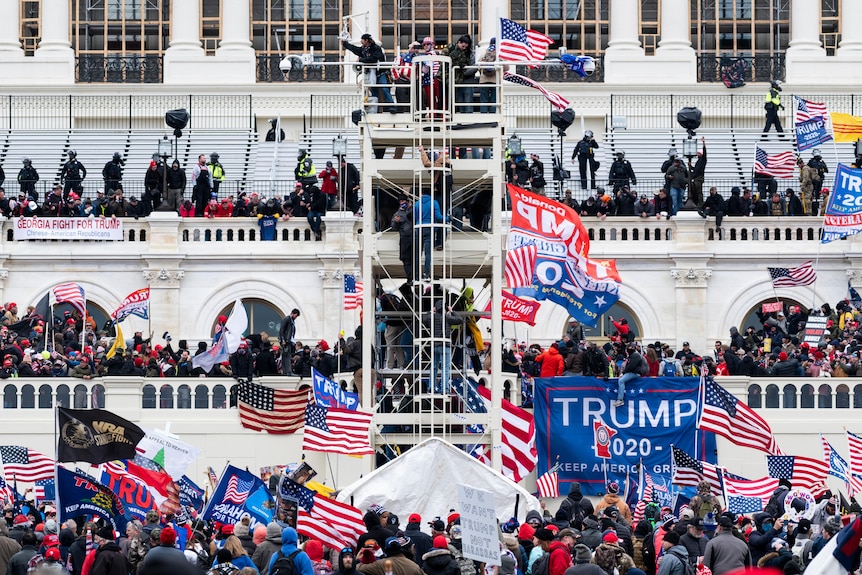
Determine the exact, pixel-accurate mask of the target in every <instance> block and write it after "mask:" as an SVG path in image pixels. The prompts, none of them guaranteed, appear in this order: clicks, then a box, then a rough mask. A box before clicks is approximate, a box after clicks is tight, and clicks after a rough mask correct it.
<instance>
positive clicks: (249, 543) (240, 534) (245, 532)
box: [233, 371, 257, 557]
mask: <svg viewBox="0 0 862 575" xmlns="http://www.w3.org/2000/svg"><path fill="white" fill-rule="evenodd" d="M233 373H234V374H236V372H235V371H234V372H233ZM250 523H251V521H250V520H249V518H248V517H243V518H242V520H241V521H240V522H239V523H237V524H235V525H234V526H233V534H234V535H236V538H237V539H239V542H240V543H242V548H243V549H245V552H246V553H248V556H249V557H251V556H252V555H254V552H255V550H256V549H257V545H255V543H254V538H253V537H252V534H251V532H250V530H249V525H250Z"/></svg>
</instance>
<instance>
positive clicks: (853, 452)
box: [847, 431, 862, 476]
mask: <svg viewBox="0 0 862 575" xmlns="http://www.w3.org/2000/svg"><path fill="white" fill-rule="evenodd" d="M847 450H848V452H849V454H850V473H852V474H853V475H857V476H862V436H859V435H856V434H855V433H851V432H849V431H848V432H847Z"/></svg>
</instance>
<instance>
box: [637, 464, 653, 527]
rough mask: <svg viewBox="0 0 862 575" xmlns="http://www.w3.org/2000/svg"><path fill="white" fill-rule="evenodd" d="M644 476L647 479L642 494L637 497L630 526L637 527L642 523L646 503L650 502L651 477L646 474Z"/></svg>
mask: <svg viewBox="0 0 862 575" xmlns="http://www.w3.org/2000/svg"><path fill="white" fill-rule="evenodd" d="M645 476H646V477H647V478H648V479H647V483H646V485H645V486H644V488H643V494H642V495H641V496H640V497H638V502H637V504H636V505H635V508H634V510H633V511H632V525H637V524H638V523H640V522H641V521H643V519H644V512H645V511H646V506H647V503H649V502H650V501H652V488H653V485H652V477H650V475H649V474H648V473H647V474H645Z"/></svg>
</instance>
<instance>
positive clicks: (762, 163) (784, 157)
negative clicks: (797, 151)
mask: <svg viewBox="0 0 862 575" xmlns="http://www.w3.org/2000/svg"><path fill="white" fill-rule="evenodd" d="M754 171H755V173H758V174H765V175H767V176H773V177H775V178H785V179H786V178H793V177H795V175H796V156H795V155H794V153H793V152H792V151H791V152H780V153H778V154H767V153H766V151H765V150H763V149H762V148H761V147H760V146H755V148H754Z"/></svg>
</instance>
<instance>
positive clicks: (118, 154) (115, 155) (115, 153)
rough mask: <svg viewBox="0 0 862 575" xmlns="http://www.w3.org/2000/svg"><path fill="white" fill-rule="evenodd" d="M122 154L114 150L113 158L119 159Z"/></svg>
mask: <svg viewBox="0 0 862 575" xmlns="http://www.w3.org/2000/svg"><path fill="white" fill-rule="evenodd" d="M122 157H123V156H121V155H120V152H114V160H119V159H120V158H122Z"/></svg>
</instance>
